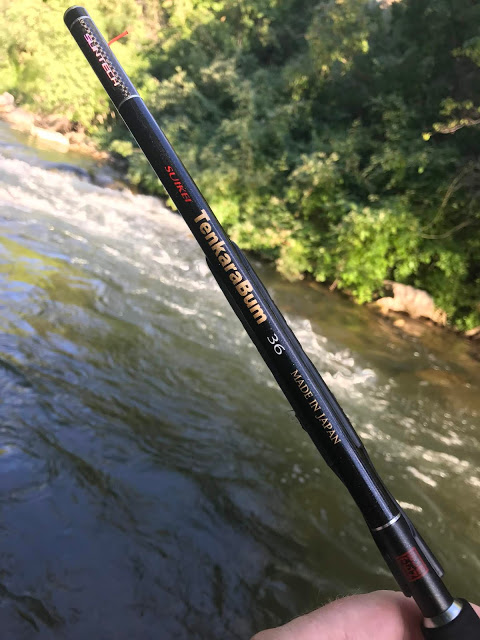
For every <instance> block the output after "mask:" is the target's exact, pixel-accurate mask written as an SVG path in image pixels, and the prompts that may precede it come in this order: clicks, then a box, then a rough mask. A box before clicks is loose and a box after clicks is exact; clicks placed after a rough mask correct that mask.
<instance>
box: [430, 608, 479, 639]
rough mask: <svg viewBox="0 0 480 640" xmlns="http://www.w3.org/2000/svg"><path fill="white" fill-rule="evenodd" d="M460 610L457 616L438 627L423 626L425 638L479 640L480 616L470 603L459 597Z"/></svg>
mask: <svg viewBox="0 0 480 640" xmlns="http://www.w3.org/2000/svg"><path fill="white" fill-rule="evenodd" d="M460 602H461V603H462V610H461V611H460V613H459V614H458V616H457V617H456V618H455V619H454V620H452V621H451V622H449V623H448V624H445V625H443V626H440V627H435V628H427V627H423V628H422V632H423V637H424V638H425V640H480V618H479V617H478V615H477V614H476V613H475V610H474V609H473V607H472V605H471V604H470V603H468V602H467V601H466V600H463V599H460Z"/></svg>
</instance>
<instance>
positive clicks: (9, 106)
mask: <svg viewBox="0 0 480 640" xmlns="http://www.w3.org/2000/svg"><path fill="white" fill-rule="evenodd" d="M14 109H15V98H14V97H13V96H12V94H11V93H8V91H5V93H2V94H1V95H0V113H9V112H10V111H13V110H14Z"/></svg>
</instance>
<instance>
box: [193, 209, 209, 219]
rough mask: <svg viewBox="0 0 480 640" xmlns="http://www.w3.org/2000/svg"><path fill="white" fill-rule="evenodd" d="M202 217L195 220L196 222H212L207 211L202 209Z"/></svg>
mask: <svg viewBox="0 0 480 640" xmlns="http://www.w3.org/2000/svg"><path fill="white" fill-rule="evenodd" d="M201 212H202V213H201V215H199V216H197V217H196V218H195V219H194V222H201V221H202V220H210V216H209V215H208V213H207V212H206V211H205V209H201Z"/></svg>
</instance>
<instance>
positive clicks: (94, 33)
mask: <svg viewBox="0 0 480 640" xmlns="http://www.w3.org/2000/svg"><path fill="white" fill-rule="evenodd" d="M63 20H64V22H65V24H66V25H67V27H68V29H69V31H70V33H71V34H72V36H73V37H74V38H75V41H76V43H77V44H78V46H79V47H80V49H81V50H82V52H83V54H84V56H85V57H86V59H87V60H88V62H89V63H90V66H91V67H92V69H93V70H94V71H95V73H96V75H97V77H98V79H99V80H100V82H101V83H102V85H103V88H104V89H105V91H106V92H107V93H108V95H109V96H110V99H111V100H112V102H113V104H114V105H115V106H116V107H117V109H118V108H119V107H120V105H121V104H122V102H124V101H125V100H126V99H128V98H131V97H132V96H134V95H137V91H136V89H135V87H134V86H133V84H132V83H131V82H130V80H129V78H128V76H127V74H126V73H125V71H124V70H123V69H122V67H121V65H120V63H119V62H118V60H117V59H116V57H115V56H114V54H113V52H112V50H111V49H110V47H109V46H108V44H107V42H106V40H105V38H104V37H103V36H102V34H101V33H100V31H99V30H98V29H97V27H96V26H95V23H94V22H93V20H92V18H91V17H90V15H89V13H88V11H87V10H86V9H84V8H83V7H77V6H75V7H70V9H67V10H66V11H65V15H64V16H63Z"/></svg>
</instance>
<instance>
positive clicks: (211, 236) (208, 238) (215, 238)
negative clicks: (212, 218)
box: [205, 231, 218, 246]
mask: <svg viewBox="0 0 480 640" xmlns="http://www.w3.org/2000/svg"><path fill="white" fill-rule="evenodd" d="M205 240H206V241H207V242H208V244H209V245H210V246H212V245H214V244H217V242H218V236H217V235H216V233H215V231H212V233H209V234H208V236H205Z"/></svg>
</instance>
